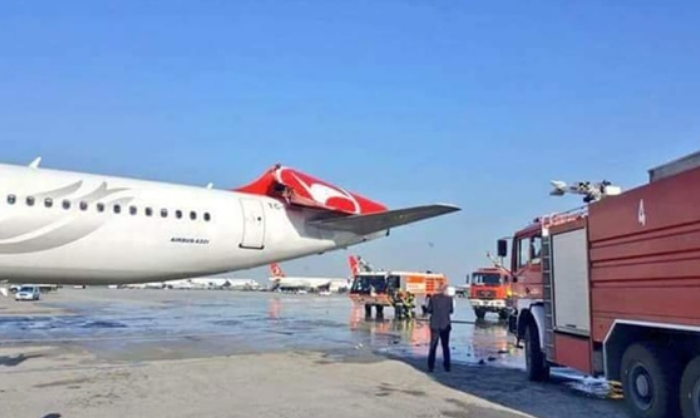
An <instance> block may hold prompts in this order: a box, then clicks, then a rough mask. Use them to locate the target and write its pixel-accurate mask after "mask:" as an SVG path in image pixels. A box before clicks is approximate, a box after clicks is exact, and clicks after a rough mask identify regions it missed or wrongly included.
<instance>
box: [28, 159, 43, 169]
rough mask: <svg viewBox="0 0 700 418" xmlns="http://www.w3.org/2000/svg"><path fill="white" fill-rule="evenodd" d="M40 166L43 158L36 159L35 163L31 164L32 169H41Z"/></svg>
mask: <svg viewBox="0 0 700 418" xmlns="http://www.w3.org/2000/svg"><path fill="white" fill-rule="evenodd" d="M39 164H41V157H36V158H35V159H34V161H32V162H31V163H29V167H30V168H39Z"/></svg>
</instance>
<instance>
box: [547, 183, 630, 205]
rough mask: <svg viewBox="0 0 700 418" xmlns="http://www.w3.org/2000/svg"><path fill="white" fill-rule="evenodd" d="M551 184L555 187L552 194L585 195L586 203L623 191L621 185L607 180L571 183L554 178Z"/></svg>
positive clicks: (584, 200)
mask: <svg viewBox="0 0 700 418" xmlns="http://www.w3.org/2000/svg"><path fill="white" fill-rule="evenodd" d="M551 184H552V187H554V189H553V190H552V191H551V192H549V194H550V195H551V196H564V195H565V194H567V193H568V194H578V195H583V202H584V203H590V202H597V201H599V200H601V199H602V198H604V197H608V196H616V195H619V194H620V193H622V188H621V187H620V186H615V185H613V184H612V183H610V182H609V181H607V180H603V181H601V182H598V183H592V182H590V181H578V182H575V183H573V184H571V185H568V184H566V182H564V181H560V180H552V181H551Z"/></svg>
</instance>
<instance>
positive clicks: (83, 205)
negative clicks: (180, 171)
mask: <svg viewBox="0 0 700 418" xmlns="http://www.w3.org/2000/svg"><path fill="white" fill-rule="evenodd" d="M7 203H9V204H10V205H14V204H15V203H17V196H16V195H13V194H11V195H8V196H7ZM25 203H26V204H27V206H34V205H35V204H36V198H35V197H33V196H27V197H26V199H25ZM44 206H45V207H47V208H51V207H53V206H54V200H53V199H51V198H50V197H47V198H46V199H44ZM71 206H72V202H71V201H70V200H68V199H65V200H62V201H61V207H63V209H70V208H71ZM78 207H79V208H80V210H88V209H89V204H88V203H87V202H84V201H81V202H78ZM111 207H112V212H114V213H122V209H123V207H122V205H120V204H118V203H117V204H114V205H111ZM95 208H96V209H97V211H98V212H104V211H105V210H107V205H105V204H104V203H96V204H95ZM126 210H128V212H129V213H130V214H131V215H138V214H139V208H138V207H137V206H133V205H132V206H128V208H127V209H126ZM143 212H144V213H145V214H146V216H153V213H154V210H153V208H150V207H146V208H144V209H143ZM173 213H174V214H175V218H177V219H182V218H183V217H184V216H185V212H183V211H181V210H179V209H177V210H174V211H173ZM168 215H169V211H168V209H160V217H161V218H167V217H168ZM189 218H190V219H191V220H193V221H194V220H197V212H196V211H194V210H192V211H189ZM202 218H203V219H204V220H205V221H206V222H209V221H210V220H211V214H209V212H204V213H203V214H202Z"/></svg>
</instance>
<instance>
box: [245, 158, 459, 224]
mask: <svg viewBox="0 0 700 418" xmlns="http://www.w3.org/2000/svg"><path fill="white" fill-rule="evenodd" d="M233 190H235V191H237V192H242V193H250V194H255V195H265V196H270V197H274V198H276V199H280V200H281V201H284V202H286V203H287V204H288V205H291V206H300V207H306V208H313V209H317V210H319V211H321V212H325V213H324V214H323V215H321V217H319V218H317V219H314V220H311V221H309V222H308V224H309V225H312V226H314V227H317V228H320V229H325V230H331V231H339V232H340V231H342V232H350V233H353V234H356V235H371V234H373V233H377V232H382V231H388V230H390V229H391V228H394V227H397V226H402V225H407V224H411V223H414V222H418V221H422V220H424V219H429V218H434V217H436V216H442V215H445V214H448V213H452V212H456V211H459V210H460V208H459V207H457V206H454V205H447V204H440V203H438V204H432V205H423V206H413V207H408V208H403V209H396V210H389V209H388V208H387V207H386V206H385V205H383V204H381V203H379V202H376V201H373V200H370V199H368V198H366V197H364V196H361V195H359V194H357V193H352V192H349V191H347V190H345V189H343V188H341V187H338V186H335V185H333V184H331V183H328V182H325V181H323V180H320V179H318V178H316V177H313V176H310V175H308V174H305V173H302V172H300V171H298V170H294V169H292V168H289V167H285V166H282V165H281V164H277V165H275V166H274V167H272V168H271V169H269V170H267V171H266V172H265V173H264V174H263V175H262V176H260V177H259V178H258V179H257V180H255V181H253V182H252V183H249V184H247V185H245V186H242V187H238V188H235V189H233Z"/></svg>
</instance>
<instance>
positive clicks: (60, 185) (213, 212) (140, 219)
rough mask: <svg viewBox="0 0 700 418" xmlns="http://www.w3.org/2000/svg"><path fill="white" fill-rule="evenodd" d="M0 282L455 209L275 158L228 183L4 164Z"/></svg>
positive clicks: (365, 231) (73, 275) (389, 223)
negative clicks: (373, 194)
mask: <svg viewBox="0 0 700 418" xmlns="http://www.w3.org/2000/svg"><path fill="white" fill-rule="evenodd" d="M0 178H1V179H2V180H1V181H0V282H2V283H46V284H69V285H80V284H82V285H107V284H110V285H115V284H133V283H146V282H153V281H166V280H176V279H182V278H188V277H197V276H202V275H207V274H217V273H222V272H230V271H236V270H242V269H248V268H253V267H257V266H262V265H266V264H269V263H272V262H278V261H285V260H290V259H295V258H300V257H305V256H308V255H312V254H318V253H323V252H326V251H332V250H337V249H342V248H346V247H349V246H351V245H355V244H359V243H362V242H365V241H368V240H372V239H376V238H380V237H384V236H387V235H388V234H389V230H390V229H391V228H393V227H397V226H400V225H405V224H409V223H413V222H416V221H420V220H423V219H427V218H432V217H436V216H440V215H444V214H447V213H451V212H455V211H458V210H459V208H457V207H455V206H452V205H443V204H432V205H426V206H417V207H411V208H406V209H398V210H388V209H387V208H386V207H385V206H384V205H382V204H380V203H377V202H375V201H372V200H369V199H367V198H365V197H362V196H360V195H358V194H355V193H350V192H348V191H346V190H343V189H342V188H339V187H336V186H333V185H331V184H329V183H327V182H324V181H321V180H319V179H316V178H314V177H312V176H309V175H306V174H304V173H302V172H299V171H297V170H294V169H291V168H288V167H283V166H280V165H276V166H274V167H273V168H271V169H270V170H268V171H266V172H265V173H264V174H263V175H262V176H261V177H259V178H258V179H257V180H255V181H253V182H252V183H250V184H248V185H245V186H243V187H239V188H236V189H232V190H220V189H214V188H212V187H209V186H208V187H196V186H189V185H179V184H171V183H163V182H154V181H145V180H138V179H133V178H126V177H114V176H105V175H96V174H88V173H81V172H74V171H62V170H53V169H46V168H40V167H39V164H38V160H37V161H35V162H34V163H32V164H30V165H29V166H19V165H9V164H0Z"/></svg>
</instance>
